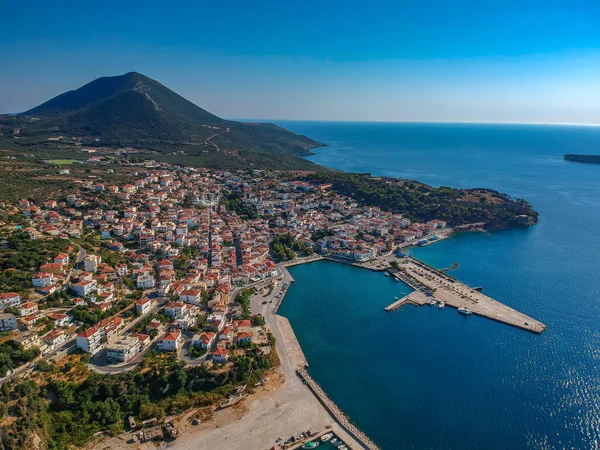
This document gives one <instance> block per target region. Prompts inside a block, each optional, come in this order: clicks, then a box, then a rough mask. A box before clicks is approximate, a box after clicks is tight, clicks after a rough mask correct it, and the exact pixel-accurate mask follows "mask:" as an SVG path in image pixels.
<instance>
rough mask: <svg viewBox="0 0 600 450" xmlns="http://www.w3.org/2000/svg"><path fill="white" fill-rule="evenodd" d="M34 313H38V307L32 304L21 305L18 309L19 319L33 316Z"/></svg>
mask: <svg viewBox="0 0 600 450" xmlns="http://www.w3.org/2000/svg"><path fill="white" fill-rule="evenodd" d="M36 312H38V305H37V304H36V303H33V302H27V303H23V304H22V305H21V306H20V307H19V315H20V316H21V317H25V316H30V315H32V314H35V313H36Z"/></svg>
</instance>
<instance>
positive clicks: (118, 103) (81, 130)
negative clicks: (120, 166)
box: [16, 72, 323, 156]
mask: <svg viewBox="0 0 600 450" xmlns="http://www.w3.org/2000/svg"><path fill="white" fill-rule="evenodd" d="M16 118H17V119H18V120H22V121H23V126H22V127H21V129H20V131H19V133H20V136H21V137H24V138H27V137H36V136H37V137H39V136H58V135H67V136H69V137H75V138H78V139H80V140H81V141H82V142H83V143H85V144H86V145H107V146H132V147H137V148H147V149H151V150H157V151H159V152H165V150H164V148H165V146H167V147H169V146H183V147H185V146H189V145H193V146H200V147H202V146H204V148H203V151H212V150H215V149H218V150H223V151H236V152H261V153H267V154H270V153H276V154H280V155H284V156H303V155H309V154H310V149H311V148H316V147H319V146H323V144H321V143H319V142H316V141H314V140H312V139H310V138H308V137H306V136H301V135H297V134H295V133H292V132H291V131H289V130H286V129H285V128H282V127H279V126H277V125H275V124H269V123H244V122H236V121H231V120H226V119H223V118H221V117H218V116H217V115H215V114H212V113H210V112H209V111H206V110H205V109H202V108H201V107H199V106H197V105H195V104H194V103H192V102H190V101H189V100H187V99H186V98H184V97H183V96H181V95H179V94H177V93H176V92H174V91H172V90H171V89H169V88H167V87H166V86H164V85H163V84H161V83H160V82H158V81H156V80H154V79H152V78H149V77H147V76H145V75H142V74H140V73H138V72H128V73H126V74H123V75H117V76H109V77H101V78H97V79H95V80H92V81H91V82H89V83H87V84H85V85H84V86H82V87H80V88H78V89H75V90H69V91H66V92H64V93H62V94H59V95H57V96H55V97H53V98H51V99H49V100H48V101H46V102H44V103H42V104H40V105H38V106H36V107H34V108H31V109H30V110H28V111H25V112H23V113H20V114H18V115H17V116H16ZM219 131H223V132H221V133H219ZM215 134H218V136H214V135H215ZM211 136H212V137H213V138H211ZM209 138H211V140H210V143H208V141H207V140H208V139H209Z"/></svg>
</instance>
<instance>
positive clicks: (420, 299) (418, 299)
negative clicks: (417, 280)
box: [384, 291, 431, 311]
mask: <svg viewBox="0 0 600 450" xmlns="http://www.w3.org/2000/svg"><path fill="white" fill-rule="evenodd" d="M429 300H431V297H429V296H427V295H426V294H424V293H423V292H421V291H414V292H411V293H410V294H408V295H406V296H404V297H402V298H401V299H399V300H396V301H395V302H394V303H392V304H391V305H389V306H386V307H385V308H384V309H385V310H386V311H395V310H396V309H398V308H400V307H401V306H404V305H414V306H423V305H424V304H426V303H427V302H428V301H429Z"/></svg>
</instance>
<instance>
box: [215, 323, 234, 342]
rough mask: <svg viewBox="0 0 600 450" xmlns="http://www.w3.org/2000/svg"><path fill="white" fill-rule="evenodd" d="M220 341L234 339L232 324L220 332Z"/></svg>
mask: <svg viewBox="0 0 600 450" xmlns="http://www.w3.org/2000/svg"><path fill="white" fill-rule="evenodd" d="M218 336H219V340H220V341H229V342H231V341H232V339H233V328H232V327H231V326H229V325H228V326H226V327H225V328H223V330H222V331H220V332H219V334H218Z"/></svg>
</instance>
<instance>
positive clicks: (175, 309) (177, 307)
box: [165, 302, 191, 319]
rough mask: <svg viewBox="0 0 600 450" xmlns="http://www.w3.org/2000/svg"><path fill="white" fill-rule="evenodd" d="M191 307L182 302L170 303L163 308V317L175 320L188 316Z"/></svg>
mask: <svg viewBox="0 0 600 450" xmlns="http://www.w3.org/2000/svg"><path fill="white" fill-rule="evenodd" d="M190 309H191V307H190V306H189V305H187V304H185V303H182V302H171V303H169V304H168V305H167V306H165V315H167V316H169V317H174V318H176V319H178V318H180V317H185V316H187V315H188V313H189V311H190Z"/></svg>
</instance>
